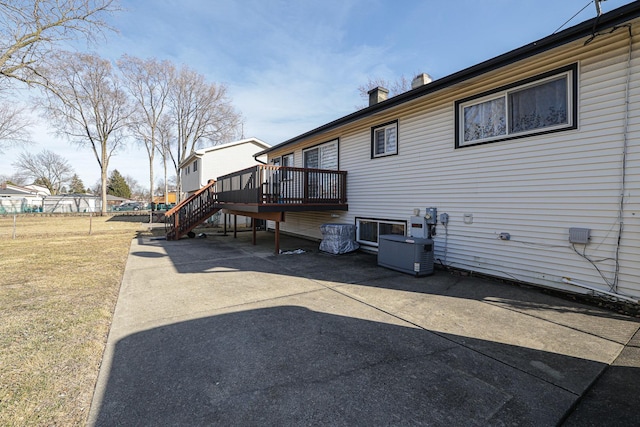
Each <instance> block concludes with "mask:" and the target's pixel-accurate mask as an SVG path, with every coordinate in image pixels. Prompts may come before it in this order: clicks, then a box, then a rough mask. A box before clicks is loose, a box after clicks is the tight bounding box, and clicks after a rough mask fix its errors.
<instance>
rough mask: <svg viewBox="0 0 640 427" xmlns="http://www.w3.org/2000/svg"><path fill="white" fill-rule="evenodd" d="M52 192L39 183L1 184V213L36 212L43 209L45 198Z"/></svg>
mask: <svg viewBox="0 0 640 427" xmlns="http://www.w3.org/2000/svg"><path fill="white" fill-rule="evenodd" d="M50 195H51V193H50V192H49V190H48V189H46V188H45V187H41V186H38V185H25V186H19V185H13V184H7V183H4V184H2V185H0V213H21V212H34V211H38V210H41V209H42V204H43V200H44V198H45V197H48V196H50Z"/></svg>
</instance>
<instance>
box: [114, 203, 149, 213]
mask: <svg viewBox="0 0 640 427" xmlns="http://www.w3.org/2000/svg"><path fill="white" fill-rule="evenodd" d="M144 207H145V205H144V203H140V202H124V203H121V204H120V205H118V206H116V207H115V210H117V211H139V210H142V209H144Z"/></svg>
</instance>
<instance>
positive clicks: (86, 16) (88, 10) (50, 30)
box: [0, 0, 118, 153]
mask: <svg viewBox="0 0 640 427" xmlns="http://www.w3.org/2000/svg"><path fill="white" fill-rule="evenodd" d="M116 1H117V0H2V1H0V76H2V77H5V78H0V90H1V91H3V92H4V91H5V90H6V89H8V88H9V87H10V86H11V81H14V82H15V81H20V82H23V83H27V84H29V85H39V86H41V87H45V88H46V87H48V77H47V73H46V70H47V69H48V65H47V63H48V59H49V58H50V57H51V55H52V53H53V52H54V51H55V50H56V48H57V47H58V46H59V45H60V43H61V42H62V41H66V40H71V39H76V38H85V39H87V40H94V38H95V36H96V35H97V34H101V32H102V30H103V29H107V28H109V27H108V25H107V24H106V23H105V21H104V18H106V16H107V15H109V14H111V13H112V12H115V11H117V10H118V6H117V5H116ZM30 124H31V123H30V120H29V119H27V118H26V116H25V115H24V114H22V111H21V110H20V108H15V107H14V106H13V105H12V104H10V103H7V102H6V101H3V103H2V104H0V153H2V149H3V147H6V146H8V145H10V144H16V143H25V142H29V141H28V138H29V133H28V132H27V127H28V126H29V125H30Z"/></svg>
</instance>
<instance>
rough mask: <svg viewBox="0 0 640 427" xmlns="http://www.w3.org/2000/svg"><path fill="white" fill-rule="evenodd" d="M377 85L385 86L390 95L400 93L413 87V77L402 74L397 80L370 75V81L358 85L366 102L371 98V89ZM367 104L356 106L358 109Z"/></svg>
mask: <svg viewBox="0 0 640 427" xmlns="http://www.w3.org/2000/svg"><path fill="white" fill-rule="evenodd" d="M376 87H383V88H385V89H387V90H388V91H389V97H393V96H396V95H400V94H401V93H404V92H407V91H409V90H410V89H411V79H410V78H407V77H406V76H404V75H402V76H400V77H398V78H397V79H396V80H393V81H391V80H385V79H383V78H381V77H369V81H367V83H366V84H363V85H360V86H358V93H359V94H360V97H361V98H362V99H364V100H365V101H366V102H368V100H369V91H370V90H371V89H375V88H376ZM364 107H366V104H365V105H360V106H356V108H357V109H362V108H364Z"/></svg>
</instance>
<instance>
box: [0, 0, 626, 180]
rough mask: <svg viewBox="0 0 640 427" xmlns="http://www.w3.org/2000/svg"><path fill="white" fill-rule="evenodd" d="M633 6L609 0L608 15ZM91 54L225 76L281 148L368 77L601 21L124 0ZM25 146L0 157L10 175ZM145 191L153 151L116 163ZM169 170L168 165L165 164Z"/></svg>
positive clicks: (521, 10) (572, 8)
mask: <svg viewBox="0 0 640 427" xmlns="http://www.w3.org/2000/svg"><path fill="white" fill-rule="evenodd" d="M628 3H631V1H629V0H627V1H624V0H607V1H604V2H602V3H601V4H602V9H603V12H608V11H611V10H613V9H615V8H617V7H620V6H622V5H625V4H628ZM121 4H122V6H123V8H124V10H123V11H122V12H120V13H119V14H117V15H116V16H115V17H114V18H113V19H112V25H113V26H114V27H116V28H117V29H118V30H119V34H108V35H107V40H106V41H105V42H100V43H99V44H98V45H96V46H93V47H92V48H91V50H93V51H94V52H96V53H98V54H100V55H102V56H104V57H106V58H109V59H112V60H116V59H117V58H119V57H120V56H121V55H123V54H125V53H126V54H128V55H133V56H138V57H141V58H149V57H154V58H158V59H169V60H171V61H173V62H174V63H176V64H178V65H181V64H186V65H188V66H190V67H191V68H193V69H195V70H196V71H198V72H200V73H201V74H203V75H205V76H206V77H207V79H208V80H209V81H211V82H218V83H224V84H225V85H226V86H227V87H228V89H229V95H230V97H231V99H232V101H233V104H234V105H235V107H236V108H237V109H238V110H239V111H240V112H241V113H242V115H243V117H244V135H245V136H246V137H249V136H255V137H257V138H260V139H262V140H264V141H266V142H267V143H270V144H272V145H275V144H278V143H280V142H283V141H285V140H287V139H289V138H292V137H294V136H297V135H299V134H301V133H303V132H306V131H308V130H311V129H313V128H315V127H318V126H320V125H322V124H324V123H327V122H329V121H332V120H334V119H337V118H339V117H342V116H344V115H346V114H349V113H351V112H353V111H355V109H356V106H357V105H364V104H366V101H365V100H362V99H361V98H360V97H359V94H358V90H357V88H358V87H359V86H360V85H362V84H365V83H366V82H367V80H368V78H369V77H380V78H384V79H388V80H394V79H396V78H397V77H399V76H401V75H404V76H406V77H408V78H411V77H412V76H414V75H415V74H418V73H422V72H426V73H428V74H430V75H431V76H432V77H433V78H434V79H438V78H441V77H444V76H447V75H449V74H452V73H454V72H456V71H459V70H461V69H464V68H466V67H469V66H472V65H475V64H477V63H479V62H482V61H484V60H487V59H490V58H492V57H495V56H497V55H500V54H502V53H505V52H508V51H510V50H512V49H515V48H518V47H520V46H523V45H525V44H528V43H531V42H533V41H535V40H538V39H541V38H543V37H546V36H548V35H550V34H552V33H553V32H554V31H556V30H557V29H558V28H559V27H560V26H561V25H563V24H564V23H565V22H566V21H567V20H569V19H570V18H571V17H572V16H573V15H574V14H576V13H577V12H578V11H580V10H581V9H582V8H584V7H585V6H587V7H586V8H585V9H584V10H583V11H582V12H581V13H580V14H578V15H577V16H576V17H575V18H573V20H571V21H570V22H569V23H568V24H567V25H566V26H564V27H563V29H564V28H567V27H570V26H573V25H576V24H578V23H580V22H582V21H585V20H587V19H590V18H592V17H594V16H595V14H596V8H595V5H594V4H593V2H590V1H589V0H481V1H478V0H447V1H433V0H393V1H392V0H386V1H385V0H323V1H307V0H289V1H284V0H121ZM47 128H48V126H47V125H46V123H44V122H42V120H40V125H39V126H38V127H37V129H35V131H34V135H33V136H34V139H35V142H36V143H35V144H34V145H32V146H30V147H29V151H30V152H37V151H40V150H42V149H43V148H47V149H49V150H52V151H55V152H57V153H58V154H60V155H62V156H63V157H65V158H66V159H67V160H69V162H70V163H71V165H72V166H73V168H74V169H75V171H76V172H77V173H78V174H79V175H80V177H81V179H82V180H83V181H84V183H85V185H87V186H93V185H94V184H95V183H96V181H97V180H98V179H99V176H100V175H99V168H98V165H97V162H96V161H95V159H94V158H93V154H92V153H91V152H90V150H88V149H86V150H83V151H78V150H77V148H76V147H75V146H72V145H70V144H69V143H68V142H67V141H65V140H63V139H56V138H55V137H54V136H52V135H50V134H49V133H48V131H47ZM21 151H22V150H21V149H19V148H15V149H10V150H5V154H4V155H0V174H5V175H10V174H11V173H13V167H12V166H11V163H12V162H13V161H14V160H15V158H16V157H17V155H18V153H19V152H21ZM113 169H118V170H119V171H120V172H121V173H122V174H123V175H130V176H132V177H133V178H135V179H136V180H137V181H138V182H139V183H140V184H142V185H143V186H145V187H147V186H148V180H149V178H148V175H149V172H148V160H147V159H146V154H145V152H144V150H141V149H139V148H136V147H129V148H127V149H125V150H122V151H121V152H120V153H118V154H117V155H116V156H114V157H113V158H112V160H111V166H110V170H113ZM155 173H156V176H159V175H160V166H159V165H158V166H157V167H156V171H155Z"/></svg>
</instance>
